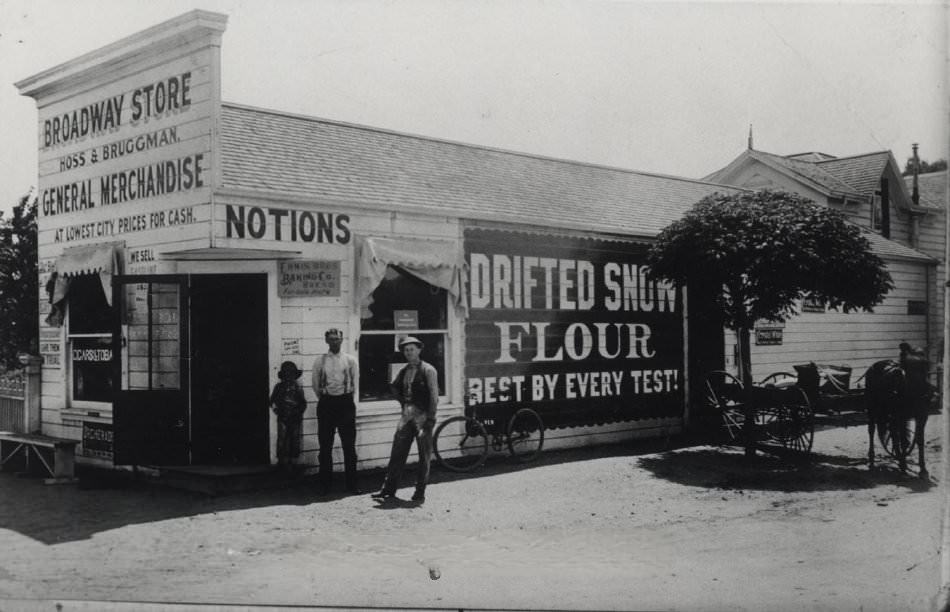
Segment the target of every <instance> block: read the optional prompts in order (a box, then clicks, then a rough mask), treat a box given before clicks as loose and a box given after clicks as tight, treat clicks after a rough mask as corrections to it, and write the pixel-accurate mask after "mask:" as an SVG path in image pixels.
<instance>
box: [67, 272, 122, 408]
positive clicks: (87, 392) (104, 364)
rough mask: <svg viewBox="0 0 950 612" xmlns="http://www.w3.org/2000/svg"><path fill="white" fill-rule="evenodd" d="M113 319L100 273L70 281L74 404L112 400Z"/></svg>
mask: <svg viewBox="0 0 950 612" xmlns="http://www.w3.org/2000/svg"><path fill="white" fill-rule="evenodd" d="M112 317H113V312H112V306H110V305H109V303H108V301H107V300H106V296H105V292H104V291H103V289H102V282H101V280H100V278H99V275H98V274H86V275H81V276H76V277H73V278H71V279H70V280H69V297H68V307H67V318H66V329H67V332H66V339H67V347H68V348H67V350H68V357H69V372H70V386H71V388H70V391H71V393H70V397H71V400H72V403H73V404H74V405H82V404H83V403H85V402H94V403H104V402H111V401H112V368H111V363H112V320H113V319H112Z"/></svg>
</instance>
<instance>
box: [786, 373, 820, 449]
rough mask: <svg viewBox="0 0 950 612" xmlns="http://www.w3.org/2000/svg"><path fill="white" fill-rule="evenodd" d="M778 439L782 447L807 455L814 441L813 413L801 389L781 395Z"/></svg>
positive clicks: (796, 388) (791, 390)
mask: <svg viewBox="0 0 950 612" xmlns="http://www.w3.org/2000/svg"><path fill="white" fill-rule="evenodd" d="M779 406H780V427H779V436H778V439H779V441H780V442H781V443H782V446H784V447H785V448H789V449H792V450H797V451H801V452H805V453H807V452H808V451H810V450H811V447H812V444H813V443H814V441H815V413H814V411H813V410H812V408H811V404H810V403H809V401H808V396H807V395H805V392H804V391H803V390H802V388H801V387H799V386H797V385H795V386H792V387H788V388H787V389H785V390H784V391H783V393H782V399H781V404H780V405H779Z"/></svg>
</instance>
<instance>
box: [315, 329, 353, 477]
mask: <svg viewBox="0 0 950 612" xmlns="http://www.w3.org/2000/svg"><path fill="white" fill-rule="evenodd" d="M324 338H325V339H326V343H327V346H329V347H330V350H329V351H327V353H326V354H324V355H321V356H319V357H317V359H316V360H315V361H314V363H313V391H314V393H316V394H317V440H318V441H319V444H320V477H319V489H318V491H319V493H320V495H324V494H326V493H328V492H329V491H330V485H331V481H332V479H333V437H334V434H335V433H336V432H337V431H339V432H340V444H341V445H342V447H343V468H344V475H345V476H344V480H345V482H346V490H347V491H349V492H350V493H354V494H359V493H360V492H361V491H360V489H359V487H358V486H357V482H356V402H354V401H353V392H354V391H355V389H356V384H357V378H358V376H359V365H358V364H357V362H356V359H355V358H354V357H353V356H352V355H349V354H347V353H345V352H343V351H342V350H340V347H342V345H343V332H342V331H340V330H339V329H328V330H327V332H326V334H325V336H324Z"/></svg>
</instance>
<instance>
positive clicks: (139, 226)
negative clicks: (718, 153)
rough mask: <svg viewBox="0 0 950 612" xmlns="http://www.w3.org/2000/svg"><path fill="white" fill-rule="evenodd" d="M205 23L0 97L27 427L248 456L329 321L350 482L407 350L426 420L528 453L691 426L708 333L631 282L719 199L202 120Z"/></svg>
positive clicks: (714, 353)
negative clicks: (476, 426) (35, 377)
mask: <svg viewBox="0 0 950 612" xmlns="http://www.w3.org/2000/svg"><path fill="white" fill-rule="evenodd" d="M225 25H226V17H225V16H223V15H219V14H216V13H209V12H204V11H193V12H190V13H187V14H185V15H183V16H181V17H178V18H175V19H172V20H170V21H167V22H164V23H161V24H159V25H157V26H155V27H152V28H150V29H148V30H145V31H143V32H140V33H138V34H135V35H133V36H130V37H128V38H125V39H123V40H120V41H118V42H116V43H114V44H111V45H108V46H106V47H103V48H101V49H98V50H96V51H93V52H91V53H88V54H86V55H83V56H81V57H78V58H76V59H74V60H72V61H69V62H66V63H64V64H62V65H59V66H56V67H54V68H51V69H49V70H47V71H45V72H42V73H40V74H37V75H35V76H32V77H29V78H27V79H24V80H23V81H21V82H19V83H17V87H18V88H19V89H20V92H21V93H22V94H23V95H27V96H30V97H32V98H34V99H35V100H36V102H37V106H38V109H39V121H38V143H39V159H40V162H39V182H38V190H39V200H38V202H39V212H38V223H39V257H40V268H41V271H40V275H41V278H40V280H41V283H40V285H41V293H42V295H41V302H42V304H43V306H42V308H41V313H40V330H39V335H40V345H41V352H42V357H43V364H42V396H41V405H42V415H41V428H42V431H43V433H45V434H47V435H50V436H57V437H63V438H68V439H72V440H76V441H78V455H79V459H80V460H81V461H87V462H90V463H98V464H104V465H151V466H163V465H164V466H167V465H193V466H194V465H266V464H269V463H271V462H273V461H274V458H275V445H276V425H275V421H274V417H273V414H272V412H271V411H270V410H269V407H268V405H267V402H268V394H269V390H270V388H271V387H272V386H273V384H274V383H275V382H277V372H278V368H279V366H280V364H281V362H283V361H285V360H290V361H293V362H294V363H296V364H297V366H298V367H299V368H301V369H302V370H304V371H305V372H309V369H310V368H311V366H312V364H313V362H314V359H315V358H316V357H317V356H318V355H320V354H322V353H324V352H325V351H326V349H327V346H326V344H325V342H324V332H325V331H326V330H327V329H329V328H339V329H341V330H343V332H344V345H343V350H345V351H347V352H350V353H352V354H353V355H354V356H356V357H357V358H358V361H359V364H360V377H359V381H358V410H357V432H358V433H357V446H358V452H359V458H360V468H362V469H365V468H370V467H377V466H381V465H384V464H385V461H386V459H387V457H388V452H389V447H390V443H391V440H392V433H393V430H394V428H395V424H396V421H397V418H398V406H397V405H396V403H395V401H394V400H392V399H390V398H389V397H388V395H387V389H388V383H389V381H390V380H391V377H392V374H393V372H394V368H395V367H398V364H399V363H400V362H401V360H402V357H401V356H400V355H399V353H398V351H397V348H396V344H397V343H398V341H399V339H400V338H401V337H403V336H405V335H412V336H416V337H419V338H420V339H422V340H423V342H424V343H425V349H424V351H423V359H425V360H427V361H429V362H430V363H432V364H433V365H434V366H435V367H436V368H437V370H438V372H439V386H440V389H441V394H442V397H441V401H440V412H439V420H440V421H441V420H443V419H445V418H448V417H450V416H453V415H457V414H460V413H461V412H462V410H463V397H464V396H466V395H467V394H468V395H470V396H471V397H472V398H473V400H472V401H473V402H474V403H475V404H476V405H478V406H483V407H490V408H497V409H498V410H507V409H510V408H511V407H513V406H516V405H521V404H525V403H530V404H531V405H532V406H533V407H535V408H536V409H537V410H538V411H539V412H540V413H541V415H542V417H543V419H544V421H545V425H546V427H547V428H548V429H549V431H548V435H547V439H546V443H545V446H546V447H548V446H549V445H550V446H555V447H556V446H572V445H573V446H577V445H585V444H591V443H597V442H607V441H619V440H624V439H630V438H633V437H638V436H653V435H663V434H668V433H675V432H677V431H680V430H682V429H683V428H684V427H685V426H687V425H688V424H689V422H690V419H691V418H692V416H694V415H691V412H690V410H691V409H690V406H691V405H695V404H694V403H691V402H690V401H689V399H690V396H691V395H692V394H695V392H696V391H695V387H696V385H695V380H692V379H693V378H695V377H694V376H693V374H692V373H693V372H704V371H708V370H710V369H715V368H718V367H722V366H723V363H724V351H723V347H724V342H725V337H724V334H723V330H722V328H721V326H719V325H717V323H716V319H715V318H714V317H712V318H711V319H710V318H709V317H710V316H711V315H709V313H706V312H705V311H704V308H703V306H702V304H703V300H701V299H699V298H697V293H696V291H693V292H692V293H690V292H688V291H687V290H686V289H683V288H674V287H671V286H667V285H665V284H662V283H657V282H655V281H653V280H652V279H650V278H649V277H648V276H647V275H645V274H644V270H643V267H642V264H643V263H644V257H645V252H646V249H647V247H648V245H649V243H650V240H651V239H652V237H654V236H655V235H656V234H657V233H658V232H659V230H660V229H661V228H663V227H664V226H666V225H667V224H669V223H670V222H672V221H673V220H675V219H677V218H679V217H680V216H681V215H682V214H683V213H684V212H685V211H686V210H688V209H689V208H690V207H691V206H692V205H693V204H694V203H696V202H697V201H698V200H700V199H701V198H702V197H704V196H706V195H708V194H711V193H713V192H716V191H719V192H732V191H736V190H738V188H733V187H724V186H722V185H718V184H714V183H710V182H703V181H694V180H687V179H681V178H674V177H669V176H661V175H655V174H646V173H639V172H632V171H627V170H620V169H615V168H607V167H602V166H596V165H590V164H582V163H575V162H568V161H562V160H556V159H550V158H545V157H539V156H532V155H525V154H519V153H511V152H505V151H499V150H495V149H490V148H485V147H477V146H470V145H465V144H459V143H454V142H446V141H441V140H436V139H432V138H423V137H417V136H412V135H407V134H398V133H394V132H391V131H387V130H384V129H376V128H369V127H364V126H357V125H350V124H345V123H340V122H336V121H327V120H322V119H316V118H313V117H306V116H299V115H293V114H288V113H284V112H276V111H271V110H265V109H259V108H251V107H247V106H241V105H237V104H231V103H223V102H222V101H221V99H220V72H221V66H220V46H221V43H222V37H223V34H224V31H225ZM302 382H304V383H305V386H306V387H307V399H308V402H309V406H308V410H307V412H306V414H305V431H304V434H305V436H304V457H303V460H304V462H305V463H309V464H314V465H315V464H316V462H317V458H316V451H317V440H316V417H315V409H314V406H315V396H314V393H313V391H312V389H310V388H309V384H308V383H309V374H305V375H304V378H303V379H302ZM338 452H339V448H338V446H337V448H336V449H335V453H338ZM335 459H336V460H337V461H341V460H342V457H341V456H339V455H335Z"/></svg>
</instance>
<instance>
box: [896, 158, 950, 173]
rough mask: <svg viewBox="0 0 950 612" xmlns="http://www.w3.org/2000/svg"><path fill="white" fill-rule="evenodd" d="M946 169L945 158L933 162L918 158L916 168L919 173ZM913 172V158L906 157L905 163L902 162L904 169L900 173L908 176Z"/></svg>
mask: <svg viewBox="0 0 950 612" xmlns="http://www.w3.org/2000/svg"><path fill="white" fill-rule="evenodd" d="M946 169H947V160H945V159H938V160H937V161H935V162H933V163H927V162H926V161H924V160H920V168H919V169H918V170H917V172H918V173H919V174H927V173H928V172H938V171H940V170H946ZM913 173H914V158H913V157H908V158H907V163H906V164H904V171H903V172H902V173H901V174H902V175H904V176H910V175H912V174H913Z"/></svg>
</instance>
